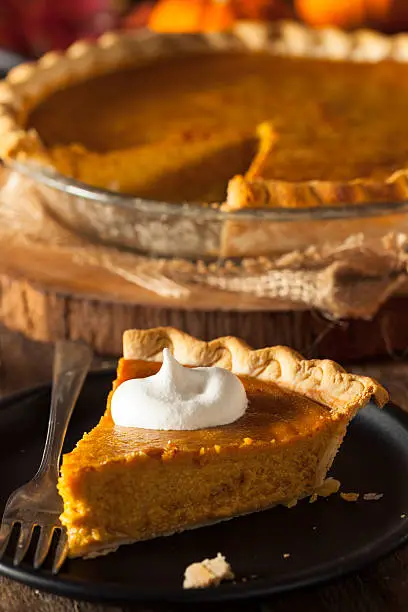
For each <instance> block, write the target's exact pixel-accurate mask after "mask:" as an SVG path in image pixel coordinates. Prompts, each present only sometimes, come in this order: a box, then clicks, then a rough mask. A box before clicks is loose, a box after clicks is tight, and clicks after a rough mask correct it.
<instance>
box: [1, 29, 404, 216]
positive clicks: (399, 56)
mask: <svg viewBox="0 0 408 612" xmlns="http://www.w3.org/2000/svg"><path fill="white" fill-rule="evenodd" d="M243 50H244V51H245V50H248V51H266V52H270V53H272V54H277V55H283V56H293V57H294V56H297V57H312V58H316V59H319V58H324V59H331V60H335V61H342V60H349V61H354V62H363V63H364V62H368V63H375V62H379V61H382V60H385V59H387V60H393V61H396V62H405V63H406V62H408V35H397V36H394V37H386V36H383V35H380V34H377V33H374V32H371V31H366V30H361V31H357V32H354V33H351V34H347V33H344V32H342V31H340V30H337V29H335V28H323V29H319V30H312V29H309V28H307V27H304V26H302V25H300V24H297V23H295V22H281V23H273V24H260V23H253V22H241V23H237V24H236V25H235V27H234V28H233V29H232V31H231V32H228V33H210V34H188V35H187V34H162V33H154V32H150V31H140V32H137V31H136V32H132V33H120V34H116V33H107V34H104V35H103V36H101V37H100V38H99V39H98V41H97V42H96V43H90V42H85V41H81V42H77V43H74V44H73V45H72V46H71V47H70V48H69V49H68V50H67V51H66V52H65V53H59V52H50V53H47V54H46V55H45V56H44V57H42V58H41V59H40V60H38V61H37V62H32V63H28V64H24V65H21V66H18V67H16V68H14V69H13V70H12V71H11V72H10V73H9V75H8V77H7V79H6V80H5V81H4V82H3V83H1V84H0V155H1V156H2V157H3V159H5V160H6V161H7V160H20V161H29V162H34V163H37V164H39V165H40V166H43V167H48V168H52V167H53V162H52V160H51V158H50V155H49V153H48V152H47V147H46V145H45V144H44V143H43V142H42V141H41V139H40V136H39V134H38V133H37V132H36V131H35V130H34V129H29V130H26V129H25V127H24V126H25V123H26V119H27V117H28V115H29V113H30V111H31V110H32V109H33V108H34V107H36V106H37V105H38V104H39V103H40V102H41V101H43V100H44V99H45V98H46V97H47V96H48V95H50V94H51V93H53V92H55V91H57V90H59V89H61V88H62V87H66V86H68V85H71V84H75V83H77V82H79V81H83V80H86V79H87V78H89V77H93V76H96V75H99V74H104V73H107V72H112V71H114V70H116V69H119V68H124V67H128V66H138V65H144V64H146V63H148V62H151V61H154V59H155V58H158V57H161V56H169V55H179V54H196V53H203V52H206V53H208V52H214V53H217V52H220V51H221V52H223V51H238V52H239V51H241V52H242V51H243ZM407 177H408V168H401V169H399V170H397V171H395V172H392V173H391V174H390V175H389V176H388V177H387V178H386V180H381V181H375V180H371V179H367V178H357V179H355V180H352V181H344V182H341V181H336V182H333V181H320V180H312V181H306V182H297V183H295V182H286V181H277V180H263V179H262V178H251V177H243V176H236V177H234V178H232V179H231V181H230V183H229V188H228V195H227V199H226V202H224V204H223V205H222V209H223V210H225V211H233V210H239V209H246V208H268V207H276V206H283V207H287V206H289V207H316V206H322V205H337V204H353V203H355V204H361V203H369V202H370V203H372V202H387V201H401V200H405V199H407V198H408V181H407Z"/></svg>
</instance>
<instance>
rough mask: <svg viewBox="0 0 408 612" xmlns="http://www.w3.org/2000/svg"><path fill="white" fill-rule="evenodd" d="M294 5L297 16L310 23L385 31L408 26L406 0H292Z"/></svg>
mask: <svg viewBox="0 0 408 612" xmlns="http://www.w3.org/2000/svg"><path fill="white" fill-rule="evenodd" d="M295 7H296V11H297V14H298V15H299V17H300V18H301V19H303V20H304V21H305V22H306V23H308V24H309V25H313V26H324V25H335V26H338V27H341V28H346V29H350V28H356V27H373V28H378V29H380V30H386V31H393V30H402V29H404V28H407V27H408V2H407V0H295Z"/></svg>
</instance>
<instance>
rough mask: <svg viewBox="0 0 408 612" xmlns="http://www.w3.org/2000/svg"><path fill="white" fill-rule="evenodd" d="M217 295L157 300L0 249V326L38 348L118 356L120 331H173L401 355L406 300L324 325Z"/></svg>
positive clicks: (65, 265)
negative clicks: (50, 345) (72, 342)
mask: <svg viewBox="0 0 408 612" xmlns="http://www.w3.org/2000/svg"><path fill="white" fill-rule="evenodd" d="M219 303H220V299H217V291H216V290H213V289H211V290H205V289H201V288H199V289H197V290H194V291H193V292H192V294H191V297H190V298H188V299H183V300H182V301H177V300H175V299H173V300H170V299H169V298H163V297H161V296H159V295H156V294H155V293H152V292H150V291H147V290H146V289H142V288H140V287H137V286H136V285H134V284H133V283H131V282H128V281H127V280H124V279H123V278H121V277H119V276H117V275H115V274H113V273H112V272H110V271H108V270H106V269H104V268H102V267H98V266H89V265H86V266H84V265H82V264H79V263H78V262H76V261H75V260H74V259H73V257H72V255H71V254H70V253H67V252H65V251H62V250H58V249H55V248H49V247H44V246H35V247H33V246H32V245H31V246H23V245H15V244H0V321H1V322H2V323H3V324H4V325H6V326H7V327H8V328H10V329H13V330H16V331H19V332H22V333H23V334H25V335H26V336H27V337H29V338H31V339H34V340H39V341H42V342H53V341H55V340H57V339H59V338H71V339H83V340H85V341H86V342H88V343H89V344H90V345H91V346H92V347H93V349H94V350H95V351H96V352H97V353H98V354H100V355H110V356H116V355H119V354H121V339H122V332H123V330H124V329H127V328H130V327H141V328H146V327H155V326H158V325H173V326H175V327H179V328H181V329H183V330H185V331H187V332H189V333H191V334H193V335H197V336H199V337H202V338H205V339H211V338H214V337H217V336H221V335H228V334H232V335H238V336H240V337H242V338H244V339H245V340H247V341H248V342H249V343H250V344H252V345H253V346H255V347H260V346H265V345H271V344H288V345H291V346H293V347H294V348H296V349H297V350H299V351H300V352H302V353H303V354H305V355H307V356H326V357H330V358H333V359H338V360H340V361H355V360H361V359H367V358H372V357H384V356H388V355H390V354H401V353H402V354H403V353H404V352H405V350H406V348H407V347H408V325H407V324H406V323H407V319H408V317H407V312H408V310H407V308H408V298H406V297H403V296H400V297H396V298H393V299H392V300H390V301H389V302H388V303H387V304H386V305H385V306H384V307H383V308H382V310H381V312H379V313H378V314H377V316H376V317H375V318H374V319H373V320H372V321H357V320H353V321H342V322H338V321H331V320H329V319H327V318H325V317H323V316H322V315H321V314H319V313H318V312H316V311H307V310H300V309H299V310H293V306H290V307H289V306H287V307H286V310H285V305H284V304H283V305H282V306H281V308H282V310H279V311H277V310H276V307H275V306H274V308H275V310H274V311H271V310H270V306H271V304H270V302H268V300H266V299H265V300H263V301H261V302H260V301H259V300H258V299H257V300H253V299H251V296H241V295H238V294H230V295H229V296H227V297H225V294H224V295H223V298H222V307H220V306H219Z"/></svg>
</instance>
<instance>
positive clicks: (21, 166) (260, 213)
mask: <svg viewBox="0 0 408 612" xmlns="http://www.w3.org/2000/svg"><path fill="white" fill-rule="evenodd" d="M5 166H6V168H8V169H9V170H11V171H15V172H17V173H19V174H21V175H24V176H26V177H27V178H30V179H32V180H33V181H34V182H36V183H39V184H42V185H44V186H46V187H49V188H51V189H54V190H56V191H60V192H63V193H66V194H68V195H72V196H76V197H79V198H82V199H83V200H90V201H92V202H93V203H94V204H95V203H97V204H100V205H101V206H113V207H115V208H118V209H121V208H125V209H127V210H129V209H130V210H134V211H135V212H139V213H149V214H150V215H154V214H157V216H158V217H160V216H162V215H166V216H178V217H185V218H194V219H195V220H200V221H206V220H208V221H218V222H222V221H227V220H237V221H238V220H239V221H244V220H245V221H254V222H259V221H261V220H265V221H273V222H279V221H282V222H285V223H287V222H298V221H305V220H313V221H318V220H337V219H345V220H346V219H358V218H370V217H383V216H387V215H391V214H396V213H397V214H398V213H399V214H401V213H404V212H408V200H399V201H382V202H367V203H358V204H356V203H354V204H341V205H336V206H333V205H324V206H319V207H316V206H315V207H305V208H282V207H269V208H253V209H242V210H237V211H229V212H227V211H223V210H220V209H219V208H217V205H214V206H212V205H211V204H210V205H204V204H202V203H197V202H179V203H177V202H165V201H158V200H149V199H146V198H142V197H138V196H134V195H128V194H121V193H119V192H115V191H109V190H107V189H103V188H99V187H93V186H91V185H89V184H87V183H83V182H81V181H78V180H76V179H73V178H70V177H68V176H64V175H62V174H60V173H58V172H56V171H55V170H52V169H48V168H46V167H40V166H37V165H34V164H32V163H30V162H22V161H17V160H7V161H5Z"/></svg>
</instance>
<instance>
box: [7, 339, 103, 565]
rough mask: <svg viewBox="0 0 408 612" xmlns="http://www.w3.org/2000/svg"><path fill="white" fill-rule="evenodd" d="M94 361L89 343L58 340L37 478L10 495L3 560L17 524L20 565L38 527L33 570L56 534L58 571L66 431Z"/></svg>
mask: <svg viewBox="0 0 408 612" xmlns="http://www.w3.org/2000/svg"><path fill="white" fill-rule="evenodd" d="M91 361H92V352H91V350H90V349H89V348H88V347H87V346H86V345H85V344H82V343H77V342H69V341H60V342H57V343H56V347H55V354H54V364H53V384H52V394H51V409H50V418H49V422H48V432H47V439H46V442H45V447H44V452H43V456H42V460H41V464H40V467H39V468H38V471H37V473H36V475H35V476H34V478H33V479H32V480H30V482H28V483H27V484H25V485H23V486H22V487H20V488H19V489H16V490H15V491H14V492H13V493H12V494H11V495H10V497H9V499H8V501H7V504H6V507H5V510H4V513H3V519H2V522H1V526H0V559H1V558H2V556H3V555H4V553H5V551H6V549H7V547H8V544H9V540H10V536H11V533H12V531H13V528H14V526H15V525H19V526H20V533H19V538H18V542H17V547H16V549H15V552H14V558H13V563H14V565H19V564H20V563H21V561H22V560H23V559H24V557H25V555H26V553H27V550H28V548H29V546H30V543H31V540H32V536H33V532H34V529H35V528H37V529H39V537H38V542H37V546H36V548H35V553H34V568H35V569H38V568H39V567H41V565H42V564H43V563H44V561H45V559H46V557H47V555H48V552H49V550H50V547H51V543H52V541H53V538H54V535H55V536H56V537H57V536H58V544H57V545H56V549H55V555H54V558H53V564H52V572H53V573H54V574H56V573H57V572H58V571H59V569H60V567H61V566H62V564H63V563H64V561H65V558H66V556H67V552H68V545H67V535H66V532H65V529H64V528H63V527H62V525H61V523H60V520H59V516H60V514H61V512H62V509H63V504H62V499H61V497H60V496H59V494H58V491H57V488H56V484H57V480H58V474H59V462H60V456H61V451H62V445H63V442H64V438H65V433H66V431H67V427H68V423H69V420H70V418H71V415H72V411H73V408H74V406H75V403H76V401H77V398H78V395H79V392H80V390H81V388H82V385H83V383H84V380H85V376H86V374H87V372H88V369H89V367H90V365H91Z"/></svg>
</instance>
